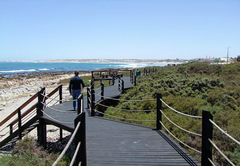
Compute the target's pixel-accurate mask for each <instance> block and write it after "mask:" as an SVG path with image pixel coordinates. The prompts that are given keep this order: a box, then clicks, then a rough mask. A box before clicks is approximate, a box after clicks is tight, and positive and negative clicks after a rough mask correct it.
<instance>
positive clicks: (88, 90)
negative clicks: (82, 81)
mask: <svg viewBox="0 0 240 166" xmlns="http://www.w3.org/2000/svg"><path fill="white" fill-rule="evenodd" d="M89 93H90V89H89V87H87V108H89V104H90V102H89V98H90V94H89Z"/></svg>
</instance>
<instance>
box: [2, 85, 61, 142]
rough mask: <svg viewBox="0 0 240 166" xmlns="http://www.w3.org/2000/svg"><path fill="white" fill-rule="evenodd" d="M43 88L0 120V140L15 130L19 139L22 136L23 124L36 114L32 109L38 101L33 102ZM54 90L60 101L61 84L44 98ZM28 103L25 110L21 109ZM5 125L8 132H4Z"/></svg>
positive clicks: (51, 94) (35, 107) (36, 106)
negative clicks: (57, 93)
mask: <svg viewBox="0 0 240 166" xmlns="http://www.w3.org/2000/svg"><path fill="white" fill-rule="evenodd" d="M43 89H44V88H43ZM43 89H42V90H41V91H39V92H38V93H36V94H34V95H33V96H32V97H31V98H30V99H28V100H27V101H26V102H25V103H23V104H22V105H21V106H20V107H18V108H17V109H16V110H15V111H13V112H12V113H11V114H10V115H9V116H7V117H6V118H5V119H4V120H3V121H1V122H0V133H1V135H2V137H1V141H3V139H2V138H4V139H5V138H7V137H8V136H11V135H12V134H13V133H14V132H15V131H17V130H18V133H19V139H21V138H22V132H23V131H22V130H23V129H22V127H23V125H24V124H26V123H27V122H28V121H29V120H30V119H32V118H34V117H37V116H38V115H37V112H36V111H34V110H36V109H37V108H38V107H39V101H38V102H36V101H35V103H33V102H34V100H36V99H37V98H39V96H40V95H41V94H40V93H42V92H43V91H44V90H43ZM56 92H59V100H60V102H61V101H62V85H59V86H58V87H57V88H55V89H54V90H53V91H52V92H51V93H49V94H48V95H47V97H46V98H45V100H47V99H48V97H51V96H53V95H54V94H55V93H56ZM32 103H33V104H32ZM30 104H32V105H31V106H30V108H28V109H27V110H26V111H23V109H24V108H26V107H27V106H29V105H30ZM16 116H17V117H16ZM16 124H18V126H17V127H16ZM14 126H15V127H14ZM7 127H9V132H8V134H7V133H6V130H7ZM2 132H5V133H4V134H2Z"/></svg>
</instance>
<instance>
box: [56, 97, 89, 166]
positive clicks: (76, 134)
mask: <svg viewBox="0 0 240 166" xmlns="http://www.w3.org/2000/svg"><path fill="white" fill-rule="evenodd" d="M81 101H82V102H81ZM78 103H83V95H81V96H80V97H79V98H78ZM78 108H79V110H82V112H81V113H79V114H78V116H77V117H76V118H75V120H74V125H75V129H74V131H73V134H72V136H71V138H70V140H69V141H68V143H67V145H66V146H65V148H64V149H63V151H62V152H61V154H60V155H59V157H58V158H57V160H56V161H55V162H54V163H53V165H52V166H57V164H58V163H59V161H60V160H61V159H62V158H63V156H64V154H65V153H66V151H67V149H68V148H69V147H70V145H71V143H72V142H73V141H75V146H76V149H75V152H74V155H73V157H72V160H71V163H70V165H71V166H72V165H82V166H86V165H87V152H86V113H85V112H83V110H84V106H83V104H81V105H79V107H78Z"/></svg>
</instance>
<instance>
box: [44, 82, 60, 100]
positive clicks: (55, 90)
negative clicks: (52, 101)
mask: <svg viewBox="0 0 240 166" xmlns="http://www.w3.org/2000/svg"><path fill="white" fill-rule="evenodd" d="M61 86H62V85H59V86H58V87H57V88H55V89H54V90H53V91H52V92H50V93H49V94H48V95H47V97H51V96H52V95H54V94H55V93H56V92H57V91H58V90H59V88H60V87H61Z"/></svg>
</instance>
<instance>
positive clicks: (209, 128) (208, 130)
mask: <svg viewBox="0 0 240 166" xmlns="http://www.w3.org/2000/svg"><path fill="white" fill-rule="evenodd" d="M210 119H211V120H213V116H212V114H211V113H210V112H209V111H206V110H202V159H201V165H202V166H211V163H210V161H209V160H208V159H211V160H212V144H211V143H210V142H209V139H212V134H213V125H212V123H211V122H210V121H209V120H210Z"/></svg>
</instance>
